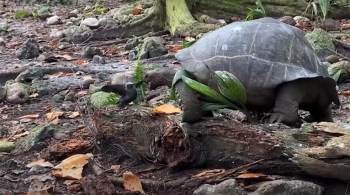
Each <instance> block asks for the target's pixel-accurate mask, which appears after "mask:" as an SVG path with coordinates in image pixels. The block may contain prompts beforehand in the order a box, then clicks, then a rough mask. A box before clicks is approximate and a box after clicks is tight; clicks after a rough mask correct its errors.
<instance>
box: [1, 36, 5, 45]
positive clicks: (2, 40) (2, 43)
mask: <svg viewBox="0 0 350 195" xmlns="http://www.w3.org/2000/svg"><path fill="white" fill-rule="evenodd" d="M5 46H6V42H5V39H4V38H3V37H0V47H5Z"/></svg>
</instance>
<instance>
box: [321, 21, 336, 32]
mask: <svg viewBox="0 0 350 195" xmlns="http://www.w3.org/2000/svg"><path fill="white" fill-rule="evenodd" d="M320 28H322V29H323V30H326V31H339V30H340V28H341V23H340V22H339V21H338V20H334V19H331V18H327V19H325V20H322V21H321V23H320Z"/></svg>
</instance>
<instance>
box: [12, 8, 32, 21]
mask: <svg viewBox="0 0 350 195" xmlns="http://www.w3.org/2000/svg"><path fill="white" fill-rule="evenodd" d="M31 15H32V14H31V12H30V11H28V10H17V11H16V13H15V18H16V19H17V20H23V19H25V18H28V17H30V16H31Z"/></svg>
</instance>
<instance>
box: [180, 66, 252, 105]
mask: <svg viewBox="0 0 350 195" xmlns="http://www.w3.org/2000/svg"><path fill="white" fill-rule="evenodd" d="M189 75H190V74H189V73H188V72H187V73H186V71H185V73H184V74H183V75H182V78H181V79H182V81H183V82H184V83H186V85H188V86H189V87H190V88H192V89H193V90H195V91H197V92H198V93H200V94H202V95H204V96H205V97H206V99H207V103H206V104H205V105H204V107H203V109H204V110H211V111H212V110H217V109H221V108H232V109H238V110H242V111H245V103H246V99H247V98H246V91H245V88H244V86H243V84H242V83H241V82H240V81H239V79H238V78H237V77H235V76H234V75H233V74H231V73H229V72H226V71H215V72H214V79H216V81H217V84H218V86H217V87H218V90H219V91H216V90H215V89H212V88H210V87H209V86H207V85H204V84H202V83H200V82H198V81H195V80H193V79H191V78H189Z"/></svg>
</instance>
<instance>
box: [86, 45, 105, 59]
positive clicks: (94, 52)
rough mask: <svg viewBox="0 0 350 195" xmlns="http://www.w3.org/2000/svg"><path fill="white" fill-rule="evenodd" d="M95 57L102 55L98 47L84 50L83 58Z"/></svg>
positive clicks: (89, 47) (88, 47)
mask: <svg viewBox="0 0 350 195" xmlns="http://www.w3.org/2000/svg"><path fill="white" fill-rule="evenodd" d="M95 55H102V52H101V50H100V49H98V48H97V47H91V46H87V47H85V48H84V49H83V52H82V56H83V57H84V58H88V59H92V58H93V57H94V56H95Z"/></svg>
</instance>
